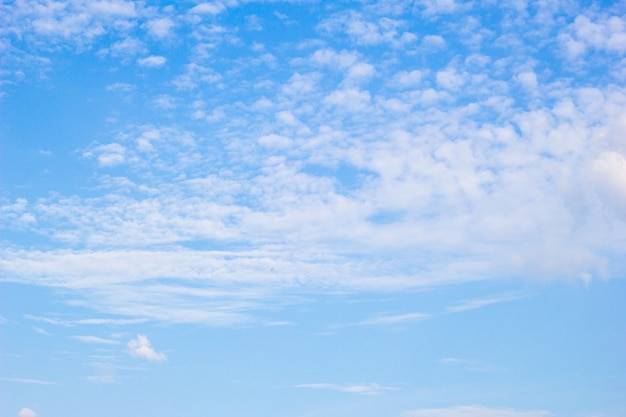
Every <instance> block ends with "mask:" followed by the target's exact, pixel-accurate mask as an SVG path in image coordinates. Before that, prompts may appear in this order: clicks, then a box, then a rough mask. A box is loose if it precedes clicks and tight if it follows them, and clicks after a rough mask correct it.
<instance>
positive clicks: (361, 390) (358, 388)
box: [295, 383, 395, 395]
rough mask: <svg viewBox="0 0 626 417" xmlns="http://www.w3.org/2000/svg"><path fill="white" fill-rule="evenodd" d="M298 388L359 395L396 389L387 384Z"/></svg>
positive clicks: (306, 385)
mask: <svg viewBox="0 0 626 417" xmlns="http://www.w3.org/2000/svg"><path fill="white" fill-rule="evenodd" d="M295 387H296V388H310V389H327V390H333V391H341V392H346V393H350V394H358V395H378V394H382V393H384V392H387V391H393V390H395V388H394V387H391V386H385V385H380V384H371V383H370V384H345V385H338V384H326V383H323V384H298V385H295Z"/></svg>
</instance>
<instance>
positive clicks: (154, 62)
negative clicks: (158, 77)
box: [137, 55, 167, 68]
mask: <svg viewBox="0 0 626 417" xmlns="http://www.w3.org/2000/svg"><path fill="white" fill-rule="evenodd" d="M166 62H167V58H165V57H164V56H160V55H150V56H148V57H145V58H139V59H138V60H137V63H138V64H139V65H140V66H142V67H149V68H156V67H161V66H163V65H164V64H165V63H166Z"/></svg>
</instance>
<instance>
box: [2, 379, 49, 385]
mask: <svg viewBox="0 0 626 417" xmlns="http://www.w3.org/2000/svg"><path fill="white" fill-rule="evenodd" d="M0 379H1V380H3V381H8V382H19V383H21V384H35V385H55V384H56V382H54V381H46V380H42V379H31V378H0Z"/></svg>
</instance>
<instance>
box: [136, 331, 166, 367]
mask: <svg viewBox="0 0 626 417" xmlns="http://www.w3.org/2000/svg"><path fill="white" fill-rule="evenodd" d="M127 346H128V351H129V353H130V355H131V356H135V357H138V358H144V359H147V360H149V361H156V362H160V361H164V360H165V359H166V357H165V354H164V353H157V352H156V351H155V350H154V349H152V346H151V345H150V340H148V337H147V336H145V335H142V334H139V335H137V338H136V339H133V340H131V341H130V342H128V345H127Z"/></svg>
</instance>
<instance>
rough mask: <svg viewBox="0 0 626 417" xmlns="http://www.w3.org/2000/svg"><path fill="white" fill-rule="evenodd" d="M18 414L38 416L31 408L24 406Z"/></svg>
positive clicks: (30, 416) (25, 416)
mask: <svg viewBox="0 0 626 417" xmlns="http://www.w3.org/2000/svg"><path fill="white" fill-rule="evenodd" d="M17 415H18V417H37V413H35V412H34V411H33V410H31V409H30V408H22V409H21V410H20V412H19V413H18V414H17Z"/></svg>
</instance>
